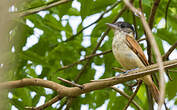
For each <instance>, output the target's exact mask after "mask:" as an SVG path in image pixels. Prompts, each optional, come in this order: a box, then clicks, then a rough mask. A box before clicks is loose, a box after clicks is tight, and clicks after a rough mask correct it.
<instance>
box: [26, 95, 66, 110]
mask: <svg viewBox="0 0 177 110" xmlns="http://www.w3.org/2000/svg"><path fill="white" fill-rule="evenodd" d="M62 98H63V97H62V96H60V95H57V96H55V97H54V98H53V99H51V100H49V101H48V102H46V103H45V104H43V105H41V106H38V107H25V108H26V109H30V110H44V109H45V108H47V107H48V106H50V105H52V104H53V103H55V102H57V101H58V100H61V99H62Z"/></svg>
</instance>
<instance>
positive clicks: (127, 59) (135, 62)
mask: <svg viewBox="0 0 177 110" xmlns="http://www.w3.org/2000/svg"><path fill="white" fill-rule="evenodd" d="M112 51H113V54H114V56H115V58H116V60H117V61H118V62H119V63H120V64H121V65H122V66H123V67H124V68H125V69H128V70H129V69H134V68H137V67H144V65H143V63H142V62H141V60H140V59H139V57H138V56H137V55H136V54H135V53H134V52H133V51H132V50H131V49H130V48H129V47H128V45H127V44H126V39H125V37H114V39H113V42H112Z"/></svg>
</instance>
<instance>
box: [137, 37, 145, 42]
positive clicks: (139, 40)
mask: <svg viewBox="0 0 177 110" xmlns="http://www.w3.org/2000/svg"><path fill="white" fill-rule="evenodd" d="M144 40H146V38H142V39H138V40H137V41H138V42H141V41H144Z"/></svg>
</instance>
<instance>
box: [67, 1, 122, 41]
mask: <svg viewBox="0 0 177 110" xmlns="http://www.w3.org/2000/svg"><path fill="white" fill-rule="evenodd" d="M120 2H121V1H117V2H115V3H114V4H113V5H112V6H111V7H110V8H109V9H108V10H105V11H104V12H103V13H102V14H101V15H100V17H99V18H98V19H97V20H96V21H95V22H93V23H91V24H90V25H88V26H86V27H84V28H82V29H81V30H80V31H79V32H78V33H76V34H75V35H72V36H71V37H70V38H68V39H67V40H66V41H65V42H67V41H71V40H73V39H74V38H75V37H76V36H78V35H79V34H81V33H82V32H83V31H84V30H85V29H87V28H89V27H90V26H92V25H94V24H96V23H97V22H99V21H100V20H101V19H102V18H103V16H104V15H105V14H106V13H108V12H109V11H111V10H112V9H114V8H115V7H116V6H117V5H118V4H119V3H120Z"/></svg>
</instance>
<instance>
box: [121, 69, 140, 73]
mask: <svg viewBox="0 0 177 110" xmlns="http://www.w3.org/2000/svg"><path fill="white" fill-rule="evenodd" d="M138 69H139V68H135V69H131V70H127V71H126V72H124V74H128V73H129V72H132V71H135V70H138Z"/></svg>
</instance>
